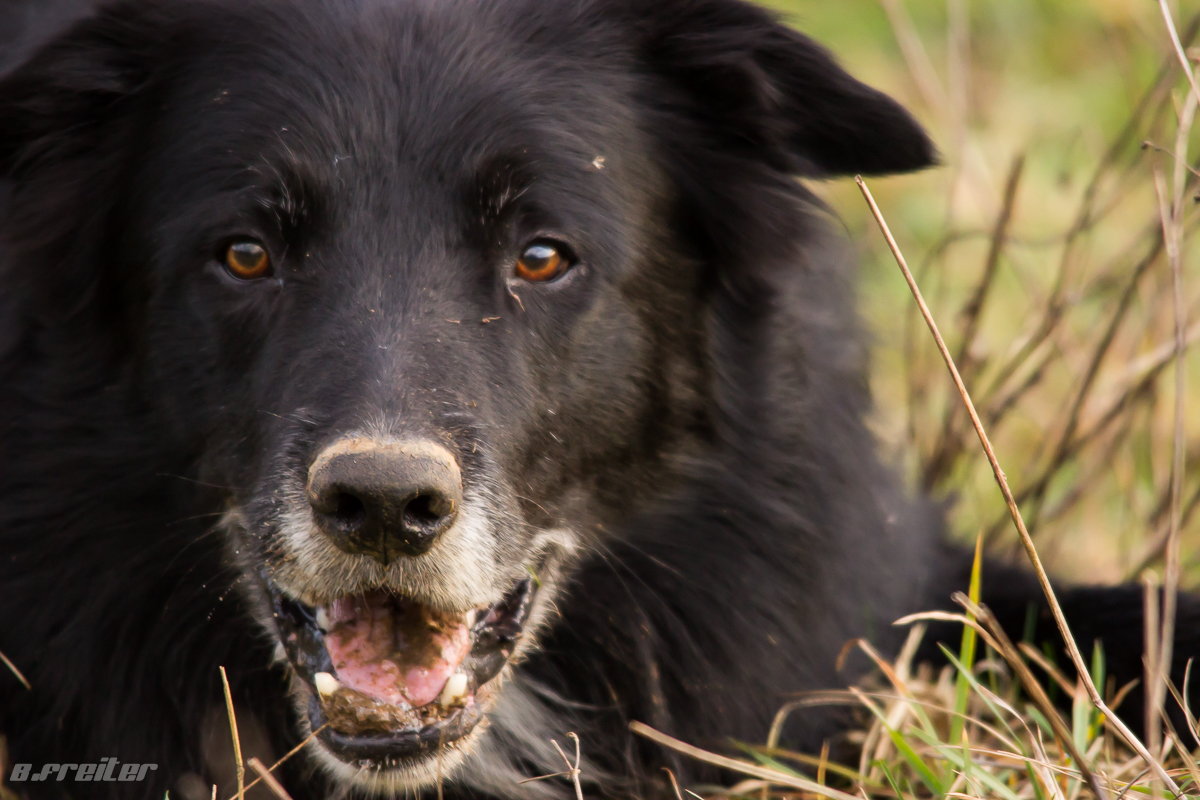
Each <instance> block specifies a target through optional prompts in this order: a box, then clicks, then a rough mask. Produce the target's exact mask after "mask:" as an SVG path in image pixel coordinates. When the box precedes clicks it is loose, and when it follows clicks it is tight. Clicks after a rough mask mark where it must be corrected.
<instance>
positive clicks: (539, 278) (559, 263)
mask: <svg viewBox="0 0 1200 800" xmlns="http://www.w3.org/2000/svg"><path fill="white" fill-rule="evenodd" d="M569 266H570V260H569V259H568V258H567V257H566V256H565V255H564V254H563V252H562V251H561V250H560V249H559V248H558V247H555V246H554V245H553V244H550V243H549V242H534V243H533V244H531V245H529V246H528V247H526V248H525V252H523V253H521V257H520V258H518V259H517V270H516V271H517V277H518V278H522V279H524V280H527V281H535V282H539V283H544V282H546V281H552V280H554V279H555V278H557V277H558V276H559V275H562V274H563V273H564V272H566V270H567V267H569Z"/></svg>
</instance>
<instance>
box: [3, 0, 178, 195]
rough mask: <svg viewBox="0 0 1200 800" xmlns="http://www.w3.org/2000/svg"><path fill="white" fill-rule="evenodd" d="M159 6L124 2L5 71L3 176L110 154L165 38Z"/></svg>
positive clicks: (18, 175) (75, 25) (72, 27)
mask: <svg viewBox="0 0 1200 800" xmlns="http://www.w3.org/2000/svg"><path fill="white" fill-rule="evenodd" d="M148 5H149V6H154V5H155V4H145V3H142V4H132V3H118V4H114V5H110V6H107V7H104V8H102V9H100V10H98V11H96V12H93V13H92V14H91V15H90V16H87V17H84V18H83V19H80V20H78V21H76V22H74V23H73V24H71V25H70V26H69V27H68V28H67V29H66V30H65V31H63V32H62V33H60V34H59V35H57V36H56V37H54V38H53V39H51V40H50V41H49V42H47V43H46V44H44V45H42V46H41V47H39V48H38V49H37V50H36V51H35V52H34V53H33V54H32V55H31V56H30V57H29V58H28V59H27V60H26V61H25V62H24V63H22V64H20V65H18V66H16V67H15V68H13V69H11V70H9V71H8V72H7V74H5V75H4V76H3V77H0V175H3V176H5V177H9V178H14V179H17V180H18V181H20V180H21V179H22V178H23V177H25V176H27V175H28V174H30V173H31V172H32V171H33V170H35V169H37V168H38V167H39V166H41V165H45V164H48V163H52V162H61V161H63V160H68V159H74V158H76V157H80V156H87V155H88V154H89V153H97V152H101V151H107V152H111V147H112V144H113V137H114V134H115V131H114V125H116V124H117V120H118V119H120V118H122V117H128V116H129V115H128V114H125V113H124V112H125V111H126V108H127V106H129V105H130V104H131V103H132V101H133V100H134V98H136V97H137V96H138V95H139V94H140V93H141V92H142V91H143V90H144V89H145V88H146V87H147V86H149V85H150V84H151V82H152V78H153V77H154V76H153V75H151V74H150V65H152V64H155V63H156V61H155V58H154V55H155V54H157V53H159V52H161V51H162V50H163V48H164V46H165V45H166V44H167V43H165V42H164V41H163V39H164V36H163V33H164V32H163V30H162V26H161V25H160V24H159V20H157V19H156V18H155V16H156V14H155V13H154V11H153V9H152V8H151V9H149V10H148V9H147V8H146V6H148Z"/></svg>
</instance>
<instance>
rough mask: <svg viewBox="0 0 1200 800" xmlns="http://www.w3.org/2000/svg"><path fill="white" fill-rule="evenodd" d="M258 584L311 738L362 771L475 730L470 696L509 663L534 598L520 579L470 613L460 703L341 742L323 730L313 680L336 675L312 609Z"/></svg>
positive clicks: (475, 708)
mask: <svg viewBox="0 0 1200 800" xmlns="http://www.w3.org/2000/svg"><path fill="white" fill-rule="evenodd" d="M262 578H263V583H264V584H265V587H266V589H267V593H268V594H269V596H270V598H271V601H272V605H273V606H274V617H275V621H276V627H277V629H278V635H279V639H280V642H281V643H282V644H283V648H284V651H285V652H286V654H287V656H288V660H289V662H290V663H291V665H292V667H293V669H294V670H295V671H296V673H297V675H298V676H299V677H300V678H301V680H303V681H304V683H305V684H306V685H307V687H308V689H309V693H310V700H309V703H308V717H309V724H310V725H311V729H312V730H314V731H316V730H319V731H320V732H319V733H318V738H319V739H320V740H321V742H322V744H323V745H324V746H325V747H326V748H327V749H328V750H329V751H331V752H332V753H333V754H335V755H336V756H338V757H339V758H341V759H343V760H346V761H349V762H353V763H356V764H358V765H359V766H364V767H365V766H387V765H389V764H399V763H401V762H403V761H404V760H406V759H412V758H414V757H420V756H421V755H422V754H424V753H427V752H429V751H432V750H435V749H436V748H438V747H439V746H442V745H445V744H449V743H451V742H454V741H456V740H458V739H461V738H463V737H464V736H466V735H467V734H469V733H470V732H471V731H472V730H473V729H474V728H475V726H476V725H477V724H478V723H479V721H480V720H481V719H482V718H483V709H482V708H481V706H480V703H479V702H478V699H477V695H478V694H479V691H480V689H481V688H483V687H484V686H485V685H486V684H487V683H488V682H489V681H491V680H492V679H494V678H495V677H496V676H497V675H498V674H499V673H500V671H501V670H502V669H503V668H504V665H505V664H506V663H507V662H508V659H509V658H510V657H511V656H512V653H513V651H514V649H515V647H516V642H517V640H518V639H519V638H520V637H521V634H522V632H523V629H524V625H525V622H526V621H527V620H528V618H529V610H530V607H531V606H532V603H533V597H534V595H535V594H536V590H537V586H536V582H535V581H533V580H532V579H531V578H525V579H523V580H520V581H518V582H517V583H516V584H515V585H514V586H513V588H512V589H511V590H510V591H509V592H508V594H506V595H505V596H504V597H503V598H502V599H501V600H500V601H499V602H497V603H494V604H492V605H491V606H488V607H486V608H484V609H481V610H478V611H477V613H476V615H475V617H476V618H475V623H474V625H473V626H472V627H471V628H470V636H471V647H470V650H469V652H468V654H467V656H466V658H465V659H464V661H463V663H462V666H461V671H463V672H465V673H466V675H467V677H468V689H467V693H466V696H465V698H464V699H465V703H459V704H458V705H457V707H453V708H451V709H446V710H439V711H440V713H438V714H436V715H433V714H431V713H429V712H430V711H431V709H430V706H436V705H437V703H438V701H434V703H432V704H430V706H425V707H422V708H421V709H416V711H415V712H414V718H416V719H417V720H418V721H417V723H416V724H414V725H411V726H407V727H401V728H397V729H395V730H391V731H388V732H379V733H375V732H372V733H365V734H363V733H359V734H348V733H343V732H340V731H337V730H334V729H333V727H332V726H330V725H328V724H327V722H328V721H327V719H326V715H325V713H324V709H323V708H322V703H321V700H320V699H319V698H320V694H319V693H318V691H317V688H316V675H317V674H318V673H322V672H325V673H329V674H331V675H334V674H336V672H335V669H334V666H333V662H332V658H331V657H330V654H329V651H328V650H327V649H326V646H325V642H324V632H323V631H322V630H321V628H320V627H319V626H318V624H317V614H316V609H314V608H313V607H312V606H309V605H307V604H306V603H303V602H301V601H299V600H296V599H295V598H292V597H290V596H289V595H288V594H287V593H285V592H284V591H282V590H281V589H280V588H279V587H278V586H277V585H276V584H275V583H274V582H273V581H272V580H271V579H270V577H269V575H268V574H266V572H265V571H264V573H263V574H262ZM421 712H425V713H421ZM446 712H448V713H446Z"/></svg>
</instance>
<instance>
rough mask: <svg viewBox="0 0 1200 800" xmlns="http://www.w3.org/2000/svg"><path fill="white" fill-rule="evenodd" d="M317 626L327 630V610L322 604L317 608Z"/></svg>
mask: <svg viewBox="0 0 1200 800" xmlns="http://www.w3.org/2000/svg"><path fill="white" fill-rule="evenodd" d="M317 627H318V628H320V629H321V630H322V631H327V630H329V612H328V611H326V610H325V607H324V606H321V607H320V608H318V609H317Z"/></svg>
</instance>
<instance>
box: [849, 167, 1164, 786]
mask: <svg viewBox="0 0 1200 800" xmlns="http://www.w3.org/2000/svg"><path fill="white" fill-rule="evenodd" d="M855 181H856V182H857V183H858V186H859V189H861V190H862V193H863V197H864V198H865V199H866V201H867V205H868V206H870V209H871V213H872V215H873V216H874V217H875V221H876V222H877V223H878V224H879V228H880V230H881V231H882V232H883V235H884V238H885V239H887V243H888V247H889V248H890V249H891V251H892V255H893V256H894V257H895V259H896V263H897V264H898V265H899V267H900V271H901V272H902V273H903V274H904V279H905V281H906V282H907V283H908V288H909V290H910V291H911V292H912V294H913V297H914V298H915V300H916V301H917V305H918V307H919V308H920V309H921V315H922V316H923V317H924V318H925V324H926V325H928V326H929V331H930V333H932V334H933V338H934V341H935V342H936V343H937V346H938V350H939V351H940V352H941V355H942V359H943V360H944V361H945V362H946V367H947V369H949V371H950V376H951V377H952V378H953V379H954V384H955V386H956V387H957V389H958V393H959V396H960V397H961V398H962V401H963V404H964V405H965V406H966V408H967V413H968V414H969V415H970V417H971V423H972V424H973V425H974V426H975V432H976V433H977V434H978V436H979V442H980V444H981V445H982V446H983V451H984V453H986V454H987V458H988V463H989V464H990V465H991V467H992V473H993V474H994V475H995V477H996V483H997V484H999V486H1000V491H1001V493H1002V494H1003V495H1004V501H1005V503H1006V504H1007V505H1008V510H1009V513H1010V514H1011V515H1012V519H1013V523H1014V524H1015V525H1016V527H1017V533H1018V534H1019V535H1020V537H1021V544H1022V545H1023V546H1024V548H1025V553H1026V555H1028V556H1029V561H1030V564H1031V565H1032V566H1033V569H1034V572H1035V574H1036V575H1037V579H1038V583H1039V584H1041V587H1042V592H1043V593H1044V594H1045V596H1046V600H1047V603H1048V604H1049V606H1050V612H1051V614H1052V615H1053V616H1054V621H1055V623H1056V624H1057V626H1058V630H1059V633H1061V634H1062V637H1063V643H1064V645H1065V646H1066V650H1067V654H1068V656H1069V657H1070V659H1071V662H1072V664H1074V666H1075V670H1076V672H1077V673H1078V675H1079V679H1080V680H1081V681H1083V684H1084V686H1085V687H1086V689H1087V693H1088V696H1089V697H1090V698H1091V700H1092V704H1093V705H1094V706H1095V707H1096V708H1097V709H1098V710H1099V711H1100V712H1101V713H1103V714H1104V715H1105V716H1106V717H1107V718H1108V721H1109V724H1111V725H1112V726H1113V727H1114V729H1116V730H1117V732H1118V733H1119V734H1120V735H1121V737H1122V738H1123V739H1125V741H1126V742H1128V744H1129V746H1130V747H1132V748H1133V749H1134V750H1135V751H1136V752H1137V753H1138V754H1139V755H1140V756H1142V758H1143V759H1145V761H1146V764H1147V766H1149V767H1151V769H1153V770H1154V772H1155V773H1156V774H1158V776H1159V778H1160V779H1161V780H1162V781H1163V784H1164V785H1165V786H1167V787H1168V788H1170V789H1171V791H1173V792H1175V793H1176V794H1178V793H1179V787H1178V786H1176V785H1175V782H1174V781H1173V780H1171V777H1170V776H1169V775H1167V772H1166V770H1164V769H1163V767H1162V765H1161V764H1159V763H1158V761H1157V760H1156V759H1155V758H1154V757H1153V756H1152V755H1151V754H1150V753H1149V752H1148V751H1147V750H1146V748H1145V746H1144V745H1143V744H1142V743H1141V741H1139V740H1138V738H1137V737H1136V736H1134V735H1133V732H1132V731H1131V730H1129V728H1128V726H1126V725H1125V723H1123V722H1122V721H1121V720H1120V719H1119V718H1118V717H1117V716H1116V715H1115V714H1113V713H1112V711H1111V710H1110V709H1109V708H1108V706H1106V705H1105V703H1104V698H1103V697H1101V695H1100V692H1099V691H1098V690H1097V689H1096V685H1095V684H1094V683H1093V682H1092V678H1091V675H1090V674H1089V670H1088V666H1087V663H1086V662H1085V661H1084V660H1083V656H1082V655H1081V654H1080V652H1079V647H1078V646H1077V645H1076V644H1075V638H1074V637H1073V636H1072V635H1071V629H1070V626H1069V625H1068V624H1067V618H1066V616H1065V615H1064V614H1063V611H1062V606H1060V605H1059V602H1058V597H1057V596H1056V595H1055V592H1054V587H1053V586H1052V585H1051V583H1050V578H1049V576H1048V575H1047V574H1046V570H1045V567H1043V566H1042V560H1041V557H1040V556H1039V555H1038V552H1037V548H1036V547H1035V546H1034V544H1033V538H1032V537H1031V536H1030V535H1029V531H1028V530H1027V529H1026V527H1025V520H1024V519H1023V518H1022V517H1021V510H1020V509H1019V508H1018V507H1017V503H1016V500H1015V499H1014V498H1013V494H1012V490H1011V489H1010V488H1009V486H1008V478H1007V477H1006V476H1005V475H1004V471H1003V470H1002V469H1000V462H999V461H998V460H997V459H996V453H995V451H994V450H993V449H992V443H991V441H989V440H988V437H987V433H986V431H984V429H983V423H982V422H981V421H980V419H979V414H978V413H976V411H975V404H974V403H973V402H971V395H970V394H969V393H968V392H967V387H966V386H964V385H963V381H962V376H961V375H960V374H959V372H958V368H957V367H956V366H955V365H954V358H953V357H952V356H951V355H950V351H949V349H948V348H947V347H946V342H945V341H944V340H943V339H942V334H941V332H940V331H939V330H938V327H937V323H936V322H935V321H934V319H933V315H932V314H931V313H930V311H929V307H928V306H927V305H926V304H925V298H924V297H923V296H922V295H921V290H920V288H919V287H918V286H917V284H916V281H915V280H914V279H913V276H912V272H911V271H909V269H908V264H907V262H906V261H905V260H904V255H903V253H901V252H900V246H899V245H898V244H896V240H895V238H894V237H893V236H892V232H891V229H890V228H888V225H887V222H886V221H885V220H884V218H883V213H882V212H881V211H880V210H879V206H878V205H876V203H875V198H874V197H873V196H872V195H871V190H870V189H868V188H867V184H866V182H865V181H863V179H862V177H861V176H857V177H855ZM1094 788H1095V789H1098V790H1099V792H1098V794H1097V796H1098V797H1105V796H1106V795H1104V794H1103V790H1102V788H1101V787H1100V786H1099V784H1097V785H1096V787H1094Z"/></svg>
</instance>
